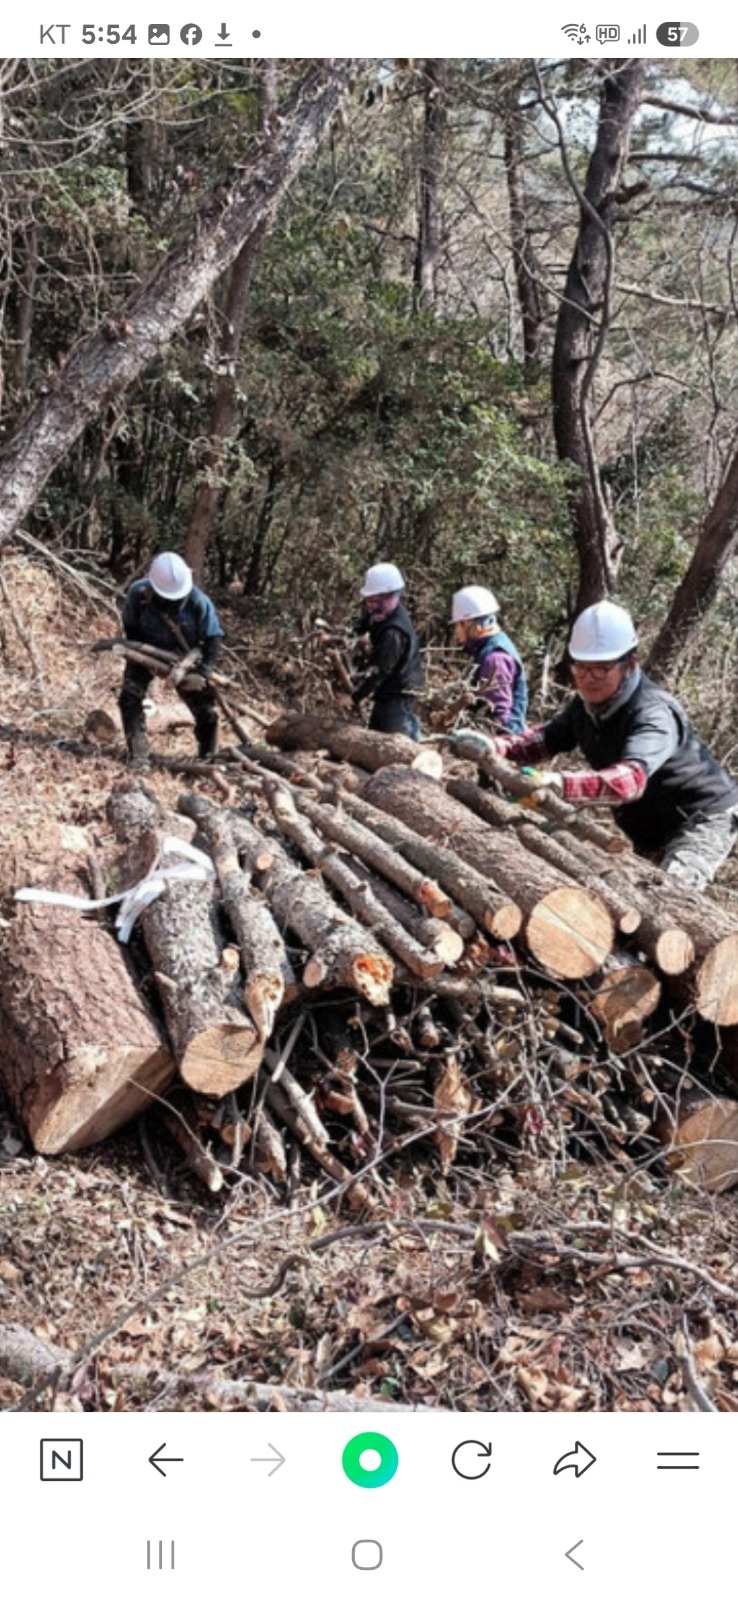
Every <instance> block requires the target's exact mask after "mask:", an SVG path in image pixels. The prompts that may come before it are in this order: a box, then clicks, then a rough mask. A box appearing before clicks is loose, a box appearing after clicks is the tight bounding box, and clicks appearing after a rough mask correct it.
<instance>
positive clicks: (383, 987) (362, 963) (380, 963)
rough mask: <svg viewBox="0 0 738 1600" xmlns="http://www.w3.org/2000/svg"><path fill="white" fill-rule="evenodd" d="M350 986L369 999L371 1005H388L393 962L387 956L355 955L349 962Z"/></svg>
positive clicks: (392, 976)
mask: <svg viewBox="0 0 738 1600" xmlns="http://www.w3.org/2000/svg"><path fill="white" fill-rule="evenodd" d="M351 969H352V974H353V984H352V987H353V988H354V989H356V990H357V991H358V993H359V994H362V995H363V996H364V999H365V1000H368V1001H369V1004H370V1005H371V1006H388V1005H389V1003H390V999H391V994H392V982H393V979H394V975H395V969H394V963H393V962H392V961H390V959H389V957H383V956H375V955H366V956H355V958H354V960H353V961H352V963H351Z"/></svg>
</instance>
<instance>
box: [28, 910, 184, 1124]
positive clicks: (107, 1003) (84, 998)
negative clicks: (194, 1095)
mask: <svg viewBox="0 0 738 1600" xmlns="http://www.w3.org/2000/svg"><path fill="white" fill-rule="evenodd" d="M174 1070H175V1068H174V1062H173V1060H172V1057H171V1055H170V1053H169V1050H168V1049H167V1047H166V1044H165V1043H164V1042H163V1040H162V1038H161V1037H160V1035H159V1034H158V1033H157V1030H156V1028H155V1027H154V1024H153V1022H152V1020H151V1018H150V1016H149V1014H148V1012H147V1011H146V1008H145V1006H144V1004H143V1001H142V1000H141V997H140V995H139V993H138V991H137V988H136V985H135V983H134V981H133V977H132V975H131V973H130V971H129V968H128V966H127V963H126V959H125V956H124V954H123V951H122V950H121V948H120V946H119V945H118V944H117V943H116V941H115V939H114V938H113V936H112V935H111V933H110V932H109V931H108V929H107V928H105V927H104V926H103V924H102V923H100V922H92V921H89V920H85V919H84V918H83V917H82V916H80V914H79V912H77V911H72V910H69V911H67V910H64V909H62V908H61V907H57V906H43V905H38V906H34V905H27V906H25V905H24V906H21V907H20V908H19V909H18V913H17V915H16V916H15V918H14V920H13V921H12V923H11V925H10V927H9V928H8V930H7V933H6V935H5V938H4V940H3V947H2V959H1V960H0V1073H1V1074H2V1079H3V1083H4V1084H5V1088H6V1089H7V1091H8V1094H9V1096H10V1099H11V1101H12V1103H13V1106H14V1107H15V1110H16V1111H17V1113H18V1115H19V1117H20V1118H21V1120H22V1121H23V1123H24V1124H25V1126H26V1127H27V1129H28V1132H29V1134H30V1137H31V1139H32V1141H33V1144H34V1147H35V1149H36V1150H40V1151H41V1152H43V1153H44V1154H45V1155H57V1154H59V1153H60V1152H62V1151H66V1150H80V1149H82V1148H83V1147H84V1146H85V1145H89V1144H95V1143H96V1142H97V1141H98V1140H99V1139H104V1138H106V1137H107V1135H108V1134H109V1133H113V1132H114V1131H115V1129H116V1128H119V1127H120V1126H121V1125H122V1124H123V1123H124V1122H127V1121H128V1120H129V1118H131V1117H134V1116H137V1115H138V1113H139V1112H140V1111H145V1110H147V1109H148V1107H149V1106H150V1105H151V1103H152V1100H154V1099H156V1097H157V1096H158V1095H160V1094H162V1093H163V1092H164V1090H165V1089H166V1087H167V1085H168V1084H169V1083H170V1082H171V1079H172V1078H173V1076H174Z"/></svg>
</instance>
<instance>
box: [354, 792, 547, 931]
mask: <svg viewBox="0 0 738 1600" xmlns="http://www.w3.org/2000/svg"><path fill="white" fill-rule="evenodd" d="M341 801H342V804H343V806H344V807H345V809H346V811H348V812H350V814H351V816H352V817H356V819H357V821H359V822H362V823H363V824H364V825H365V827H367V828H371V829H372V831H373V832H374V833H377V834H379V837H380V838H381V839H386V841H387V843H388V844H391V845H392V846H393V848H394V849H395V850H397V851H398V853H399V854H400V855H402V856H404V858H405V860H406V861H411V862H412V864H413V866H415V867H417V868H418V870H419V871H420V872H426V873H427V874H428V876H429V877H433V878H435V879H437V881H438V882H439V883H440V884H441V887H442V888H444V889H446V890H447V891H448V893H449V894H450V895H453V897H454V899H455V900H456V901H458V903H459V905H461V906H462V907H463V908H464V910H466V911H468V912H469V914H470V915H471V916H472V917H473V918H474V921H475V923H476V924H477V926H478V927H480V928H486V930H487V932H488V933H490V934H491V935H492V937H493V938H494V939H514V938H515V937H516V935H517V934H518V933H519V932H520V929H521V927H522V925H523V915H522V912H521V910H520V907H519V906H517V905H516V904H515V901H514V900H511V899H510V897H509V896H508V895H506V894H501V893H500V892H499V891H498V890H497V889H495V888H493V886H492V884H491V883H489V882H488V880H487V879H486V878H485V877H484V876H483V875H482V873H480V872H475V870H474V868H473V867H471V866H469V865H468V863H467V862H465V861H462V859H461V856H460V855H458V854H457V852H456V851H455V850H450V849H449V848H448V847H447V846H445V845H440V844H436V843H435V842H434V843H429V841H428V840H427V839H425V838H422V837H421V834H420V832H415V830H414V828H413V826H412V825H409V826H408V825H407V824H406V823H404V822H401V821H400V820H399V818H397V817H391V816H389V814H388V813H387V812H384V811H382V810H381V809H380V808H379V807H378V806H374V805H370V804H369V802H368V801H367V800H365V799H364V798H363V797H362V796H359V795H353V794H348V793H345V792H343V791H342V793H341ZM454 925H455V926H456V927H457V930H458V923H454ZM462 937H465V938H466V937H468V935H466V934H463V935H462Z"/></svg>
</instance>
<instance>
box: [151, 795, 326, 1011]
mask: <svg viewBox="0 0 738 1600" xmlns="http://www.w3.org/2000/svg"><path fill="white" fill-rule="evenodd" d="M179 810H180V811H181V812H182V813H183V814H184V815H185V816H186V817H192V818H193V820H194V821H195V822H196V823H197V825H198V827H199V828H200V830H201V832H202V834H203V837H204V838H205V839H206V840H207V843H208V847H209V849H210V851H211V853H212V857H213V861H214V862H215V870H216V872H217V874H218V882H219V884H220V891H221V895H222V899H223V909H224V911H225V913H226V916H227V917H228V921H229V922H230V925H231V927H232V929H233V932H234V934H235V936H236V939H237V941H238V947H239V950H240V952H241V959H242V961H243V968H244V985H243V1000H244V1004H245V1006H246V1008H247V1010H248V1012H249V1014H250V1016H251V1017H252V1018H253V1020H254V1022H255V1024H256V1028H257V1031H258V1034H259V1037H260V1039H261V1040H262V1041H264V1040H266V1039H268V1038H269V1036H270V1034H271V1032H272V1029H273V1027H274V1019H275V1017H276V1015H277V1012H278V1010H279V1008H280V1006H281V1004H282V1002H283V1000H284V997H285V991H287V992H288V993H289V994H294V992H295V990H296V986H297V980H296V978H295V974H294V972H293V970H292V966H291V964H290V961H289V958H288V955H287V951H286V950H285V946H284V939H283V938H282V935H281V933H280V931H279V929H278V927H277V924H276V922H275V921H274V917H273V916H272V913H271V911H270V910H269V907H268V906H266V905H265V904H264V902H263V901H262V900H258V899H256V898H255V896H254V895H253V894H252V893H251V890H250V876H251V875H250V873H245V872H244V871H243V870H242V868H241V867H240V866H239V861H238V853H237V850H236V844H235V840H234V837H233V830H232V827H231V824H230V820H229V817H228V814H227V813H226V812H225V811H224V810H223V809H222V807H219V806H214V805H212V803H211V802H210V801H209V800H205V799H204V798H203V797H202V796H201V795H194V794H190V793H186V794H183V795H180V798H179ZM262 860H264V857H262ZM267 864H268V863H267Z"/></svg>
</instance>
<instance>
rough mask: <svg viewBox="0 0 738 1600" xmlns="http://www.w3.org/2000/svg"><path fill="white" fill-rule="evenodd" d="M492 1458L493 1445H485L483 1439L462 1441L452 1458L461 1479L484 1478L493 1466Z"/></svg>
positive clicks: (452, 1463)
mask: <svg viewBox="0 0 738 1600" xmlns="http://www.w3.org/2000/svg"><path fill="white" fill-rule="evenodd" d="M491 1456H492V1445H491V1444H483V1442H482V1440H481V1439H462V1441H461V1444H457V1446H456V1449H455V1450H454V1453H453V1455H452V1457H451V1465H452V1467H453V1469H454V1472H455V1473H456V1474H457V1475H458V1477H459V1478H467V1479H473V1478H484V1477H485V1476H486V1474H487V1473H488V1472H489V1469H490V1467H491V1465H492V1461H491ZM482 1463H484V1465H482Z"/></svg>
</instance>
